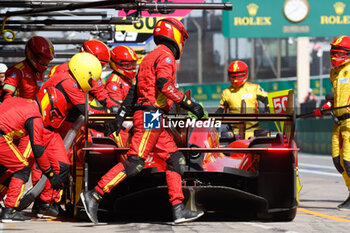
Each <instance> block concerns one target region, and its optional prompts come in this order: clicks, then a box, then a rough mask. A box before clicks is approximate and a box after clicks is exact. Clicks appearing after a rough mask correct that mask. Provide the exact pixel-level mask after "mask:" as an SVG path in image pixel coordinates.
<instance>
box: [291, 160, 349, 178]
mask: <svg viewBox="0 0 350 233" xmlns="http://www.w3.org/2000/svg"><path fill="white" fill-rule="evenodd" d="M300 167H303V168H300ZM298 168H299V169H298V171H299V172H300V173H311V174H317V175H325V176H335V177H342V175H341V174H339V173H338V172H337V170H336V169H335V167H332V166H324V165H315V164H309V163H299V164H298ZM315 169H319V170H315ZM324 169H328V170H332V171H334V172H325V171H320V170H324Z"/></svg>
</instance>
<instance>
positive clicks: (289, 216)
mask: <svg viewBox="0 0 350 233" xmlns="http://www.w3.org/2000/svg"><path fill="white" fill-rule="evenodd" d="M296 214H297V208H292V209H289V210H283V211H278V212H273V213H258V218H259V219H261V220H266V221H273V222H290V221H293V219H294V218H295V216H296Z"/></svg>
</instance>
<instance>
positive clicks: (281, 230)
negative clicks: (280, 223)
mask: <svg viewBox="0 0 350 233" xmlns="http://www.w3.org/2000/svg"><path fill="white" fill-rule="evenodd" d="M242 223H243V224H246V225H250V226H253V227H258V228H263V229H267V230H274V231H277V232H284V233H298V232H297V231H289V230H284V229H281V228H277V227H272V226H265V225H263V224H258V223H253V222H242Z"/></svg>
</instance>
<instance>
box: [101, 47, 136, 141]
mask: <svg viewBox="0 0 350 233" xmlns="http://www.w3.org/2000/svg"><path fill="white" fill-rule="evenodd" d="M137 60H138V57H137V55H136V53H135V51H134V50H133V49H132V48H131V47H129V46H125V45H120V46H116V47H114V48H113V49H112V50H111V60H110V62H109V66H110V67H111V68H112V69H113V72H112V73H111V74H110V75H109V76H108V79H107V81H106V84H105V89H106V90H107V93H108V96H109V98H110V99H111V100H112V101H113V102H114V103H115V105H116V106H117V107H118V108H120V105H121V103H122V102H123V100H124V99H125V98H126V95H127V94H128V91H129V89H130V87H131V86H132V85H134V84H135V81H136V79H135V76H136V66H137ZM125 123H126V122H124V126H125V130H121V131H120V133H119V134H116V133H115V132H114V133H113V138H114V140H115V141H116V143H117V145H118V146H119V147H126V146H127V144H128V138H129V133H128V131H129V129H130V128H131V127H132V123H130V124H128V125H125Z"/></svg>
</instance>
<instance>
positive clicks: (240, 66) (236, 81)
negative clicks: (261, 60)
mask: <svg viewBox="0 0 350 233" xmlns="http://www.w3.org/2000/svg"><path fill="white" fill-rule="evenodd" d="M227 72H228V77H229V78H230V81H231V84H232V86H233V87H241V86H243V84H244V83H245V82H246V81H247V79H248V75H249V71H248V66H247V64H246V63H245V62H243V61H233V62H231V64H230V65H229V67H228V69H227Z"/></svg>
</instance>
